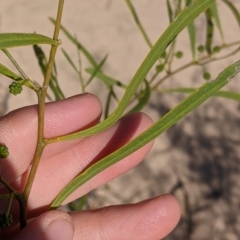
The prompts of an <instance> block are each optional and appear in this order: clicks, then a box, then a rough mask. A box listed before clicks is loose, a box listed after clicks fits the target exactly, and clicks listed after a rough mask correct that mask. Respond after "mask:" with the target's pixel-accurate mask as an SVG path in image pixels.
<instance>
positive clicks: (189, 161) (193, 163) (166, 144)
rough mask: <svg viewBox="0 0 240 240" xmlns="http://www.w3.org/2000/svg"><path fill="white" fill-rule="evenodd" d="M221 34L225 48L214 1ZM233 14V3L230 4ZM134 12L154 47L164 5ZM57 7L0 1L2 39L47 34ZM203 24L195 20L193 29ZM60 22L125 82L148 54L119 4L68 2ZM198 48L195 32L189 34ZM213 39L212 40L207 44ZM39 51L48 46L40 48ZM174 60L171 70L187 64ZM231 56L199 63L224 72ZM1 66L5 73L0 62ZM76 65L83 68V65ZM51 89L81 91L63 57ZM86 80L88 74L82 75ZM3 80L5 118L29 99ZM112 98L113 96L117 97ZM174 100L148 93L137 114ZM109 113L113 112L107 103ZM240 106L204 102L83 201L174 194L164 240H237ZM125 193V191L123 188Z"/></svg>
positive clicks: (187, 77)
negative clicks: (172, 219) (177, 212)
mask: <svg viewBox="0 0 240 240" xmlns="http://www.w3.org/2000/svg"><path fill="white" fill-rule="evenodd" d="M219 2H220V3H219V4H220V7H221V8H220V9H221V13H222V16H224V18H223V21H222V23H223V27H224V29H225V31H226V42H230V41H234V40H239V39H240V32H239V26H238V25H237V24H235V23H234V24H229V22H231V23H232V22H234V20H232V16H231V14H230V12H229V11H228V10H226V8H224V6H223V3H222V2H221V1H219ZM232 2H233V3H234V4H236V5H237V7H238V9H239V11H240V2H239V1H238V0H236V1H234V0H232ZM133 3H134V5H135V6H136V10H137V11H138V13H139V16H140V17H141V21H142V22H143V24H144V26H145V28H146V29H147V32H148V34H149V37H150V39H151V41H152V42H153V43H154V42H155V41H156V40H157V38H158V37H159V36H160V34H161V32H162V31H163V30H164V29H165V28H166V26H167V25H168V17H167V13H166V10H165V1H163V0H148V1H143V0H138V1H137V0H135V1H133ZM56 6H57V1H44V2H40V1H37V0H31V1H30V0H10V1H9V0H1V9H0V31H1V32H20V31H21V32H34V31H37V32H38V33H42V34H45V35H48V36H51V35H52V31H53V25H52V24H51V23H50V22H49V20H48V17H49V16H51V17H54V16H55V12H56ZM202 23H203V19H200V20H199V21H198V22H197V27H198V28H200V27H201V26H202ZM63 24H64V26H66V27H67V28H68V30H69V31H70V32H71V33H74V34H77V38H78V40H79V41H80V42H81V43H83V44H84V46H85V47H86V48H87V49H88V50H89V51H90V52H91V53H92V54H93V55H94V57H95V58H96V59H97V60H98V61H100V60H101V59H102V58H103V57H104V56H105V55H106V54H108V56H109V57H108V60H107V62H106V64H105V65H104V67H103V70H104V72H105V73H107V74H108V75H110V76H114V77H115V78H117V79H120V80H121V81H123V82H125V83H128V82H129V80H130V79H131V77H132V76H133V74H134V73H135V71H136V70H137V68H138V66H139V65H140V63H141V62H142V60H143V59H144V57H145V55H146V54H147V52H148V50H149V49H148V47H147V45H146V43H145V42H144V40H143V38H142V37H141V35H140V33H139V31H138V29H137V27H136V25H135V23H134V21H133V19H132V16H131V15H130V13H129V10H128V9H127V7H126V4H125V2H124V1H111V0H105V1H98V0H92V1H86V0H85V1H74V0H68V1H66V4H65V10H64V16H63ZM61 39H62V41H63V44H62V47H63V48H64V49H66V50H67V51H68V53H69V54H70V55H71V56H72V57H73V58H74V59H77V54H76V49H75V48H74V47H73V46H72V45H71V44H70V42H69V41H68V40H67V39H66V38H65V37H64V36H63V35H62V36H61ZM198 41H199V43H201V42H203V41H204V35H203V34H199V35H198ZM216 41H218V40H216ZM177 48H178V49H180V50H182V51H183V52H186V51H188V52H189V42H188V40H187V33H186V32H185V33H183V34H181V42H180V43H179V44H178V45H177ZM44 49H46V50H47V48H44ZM12 54H14V56H15V57H16V58H17V60H18V61H19V62H20V63H21V66H22V67H23V69H24V70H25V72H27V74H28V75H29V76H30V78H32V79H34V80H35V81H39V82H41V80H42V76H41V73H40V70H39V68H38V66H37V61H36V59H35V58H34V55H33V52H32V50H31V48H21V49H18V50H15V49H14V50H13V51H12ZM189 56H190V53H186V54H185V55H184V58H183V60H181V61H179V62H176V65H175V66H176V67H178V66H180V65H181V64H182V62H184V61H187V59H188V58H189ZM238 59H239V54H238V56H233V57H232V58H230V59H227V60H225V61H220V62H217V63H214V64H211V65H210V66H208V70H209V71H210V72H211V73H213V76H214V74H217V73H219V72H220V71H221V69H222V68H223V67H224V66H227V64H230V63H232V62H234V61H236V60H238ZM0 61H1V63H4V64H6V65H8V66H10V64H9V63H8V62H7V60H6V58H5V57H4V56H3V55H2V54H1V55H0ZM82 61H83V63H82V64H83V67H86V66H89V65H87V62H86V61H85V60H84V59H83V60H82ZM57 65H58V75H59V76H60V84H61V86H62V88H63V89H64V92H65V95H66V97H68V96H72V95H75V94H78V93H79V92H80V86H79V82H78V80H77V76H76V74H75V73H74V72H73V71H72V69H70V68H69V66H68V64H67V63H66V60H65V59H64V58H63V56H62V54H61V53H60V52H59V53H58V58H57ZM83 76H84V77H87V74H84V75H83ZM239 80H240V77H239V76H238V77H236V79H234V81H232V82H231V83H230V84H229V86H228V89H232V90H235V91H238V92H239V89H240V83H239ZM202 83H203V80H202V77H201V70H200V69H198V68H195V69H190V70H187V71H184V72H182V73H179V75H177V76H174V77H172V78H171V79H170V81H167V82H166V83H165V85H164V87H172V86H174V87H180V86H182V87H183V86H184V87H186V86H199V85H200V84H202ZM9 84H10V81H9V80H7V79H6V78H3V77H2V76H0V101H1V104H0V112H1V114H4V113H7V112H9V111H11V110H13V109H15V108H19V107H22V106H25V105H29V104H34V103H36V99H35V96H34V95H33V94H32V93H31V92H30V91H28V90H24V93H23V94H21V96H18V97H12V96H11V97H10V96H9V94H8V93H7V91H6V89H7V88H8V85H9ZM99 89H102V85H101V84H100V83H96V84H94V86H92V87H91V88H90V89H89V90H88V91H91V92H93V93H96V94H97V95H98V96H99V98H100V99H101V100H102V101H103V103H104V97H105V95H106V94H105V92H104V91H99ZM119 94H122V92H121V91H119ZM182 97H183V96H182V95H178V94H175V95H163V94H153V96H152V99H151V102H150V103H149V105H148V106H147V107H146V108H145V109H144V112H146V113H147V114H148V115H150V116H151V117H152V118H153V120H157V119H158V118H159V117H160V116H162V115H163V114H164V113H166V112H167V111H168V110H169V109H171V108H172V107H173V106H175V104H176V103H177V102H179V101H180V100H181V99H182ZM113 107H114V106H113ZM239 109H240V106H239V104H238V103H236V102H234V101H231V100H225V99H217V98H215V99H210V100H209V101H208V102H207V103H205V104H203V105H202V106H201V107H199V108H198V109H197V110H196V111H194V112H193V113H191V114H189V115H188V116H187V117H186V118H185V119H184V120H182V121H181V122H179V123H178V124H176V125H175V126H174V127H172V128H171V129H170V130H169V131H167V132H166V133H165V134H163V135H162V136H161V137H159V138H158V139H156V141H155V145H154V147H153V149H152V151H151V152H150V154H149V155H148V156H147V158H146V160H145V161H143V163H141V164H140V165H139V166H138V167H136V168H135V169H133V170H132V171H130V172H128V173H127V174H125V175H123V176H122V177H119V178H117V179H115V180H113V181H112V182H111V183H109V184H108V185H105V186H103V187H101V188H99V189H98V190H96V191H93V192H91V193H90V194H89V197H88V205H89V207H91V208H97V207H102V206H106V205H111V204H120V203H129V202H137V201H140V200H143V199H146V198H148V197H153V196H156V195H159V194H163V193H165V192H168V193H172V194H174V195H175V196H176V197H177V198H178V199H179V201H180V202H181V205H182V219H181V222H180V223H179V225H178V227H177V228H176V230H175V231H174V232H173V233H172V234H171V235H170V236H168V237H167V238H166V239H167V240H173V239H189V240H190V239H191V240H206V239H213V240H215V239H216V240H235V239H236V240H237V239H239V236H240V228H239V226H240V192H239V189H240V178H239V173H240V157H239V156H240V149H239V143H240V134H239V127H240V121H239V120H240V114H239V111H240V110H239ZM126 186H127V187H126Z"/></svg>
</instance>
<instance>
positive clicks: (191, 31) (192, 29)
mask: <svg viewBox="0 0 240 240" xmlns="http://www.w3.org/2000/svg"><path fill="white" fill-rule="evenodd" d="M188 35H189V39H190V45H191V52H192V58H193V61H195V60H196V59H195V57H196V31H195V25H194V22H191V23H189V25H188Z"/></svg>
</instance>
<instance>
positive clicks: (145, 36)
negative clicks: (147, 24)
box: [125, 0, 152, 48]
mask: <svg viewBox="0 0 240 240" xmlns="http://www.w3.org/2000/svg"><path fill="white" fill-rule="evenodd" d="M125 2H126V4H127V6H128V8H129V10H130V12H131V14H132V16H133V18H134V20H135V23H136V24H137V26H138V29H139V30H140V32H141V33H142V35H143V38H144V39H145V41H146V43H147V44H148V46H149V47H150V48H151V47H152V43H151V41H150V39H149V37H148V35H147V33H146V31H145V29H144V27H143V25H142V23H141V21H140V20H139V18H138V16H137V12H136V10H135V8H134V6H133V4H132V2H131V0H125Z"/></svg>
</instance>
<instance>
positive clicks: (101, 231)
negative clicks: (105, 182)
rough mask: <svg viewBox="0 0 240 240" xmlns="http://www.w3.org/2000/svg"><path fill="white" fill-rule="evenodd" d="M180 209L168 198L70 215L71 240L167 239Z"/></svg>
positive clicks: (178, 217) (164, 196)
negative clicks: (71, 226) (72, 236)
mask: <svg viewBox="0 0 240 240" xmlns="http://www.w3.org/2000/svg"><path fill="white" fill-rule="evenodd" d="M180 213H181V211H180V206H179V203H178V202H177V200H176V199H175V198H174V197H173V196H171V195H163V196H160V197H157V198H154V199H151V200H148V201H144V202H141V203H137V204H129V205H121V206H110V207H105V208H102V209H99V210H94V211H82V212H72V213H70V215H71V216H72V218H73V222H74V226H75V234H74V240H77V239H81V240H88V239H108V240H125V239H126V240H129V239H135V240H144V239H145V240H149V239H151V240H155V239H156V240H157V239H162V238H164V237H165V236H166V235H168V234H169V233H170V232H171V231H172V230H173V229H174V228H175V226H176V225H177V223H178V221H179V219H180Z"/></svg>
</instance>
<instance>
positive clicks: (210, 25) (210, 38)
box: [205, 9, 214, 55]
mask: <svg viewBox="0 0 240 240" xmlns="http://www.w3.org/2000/svg"><path fill="white" fill-rule="evenodd" d="M205 16H206V23H207V31H206V43H205V48H206V51H207V53H208V54H209V55H211V54H212V41H213V27H214V25H213V22H212V12H211V10H210V9H207V10H206V11H205Z"/></svg>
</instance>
